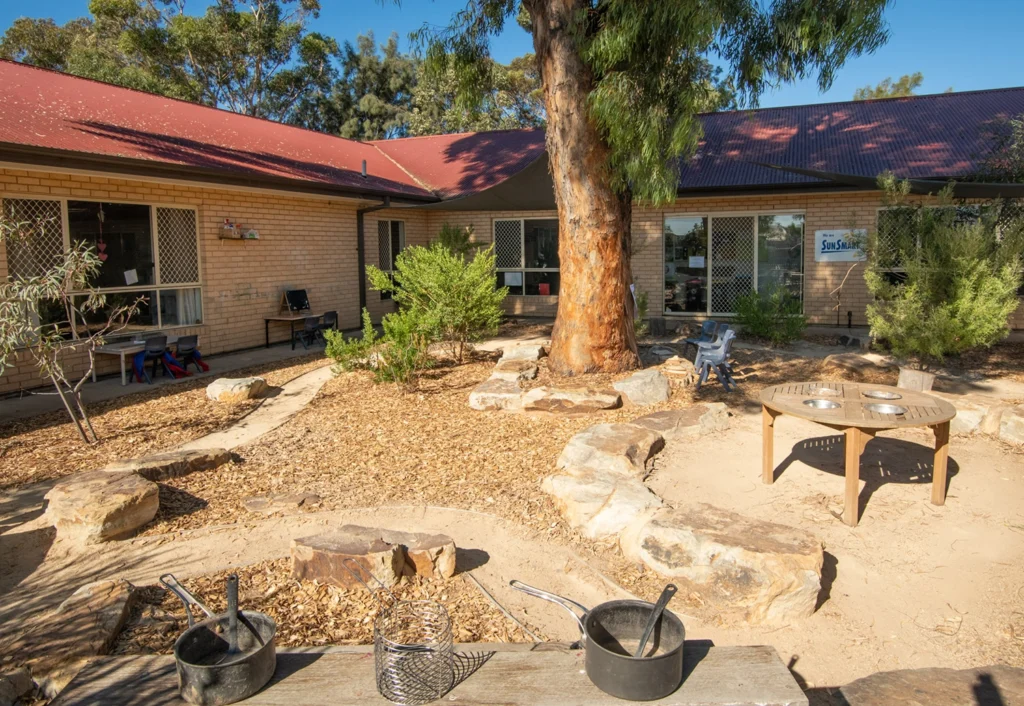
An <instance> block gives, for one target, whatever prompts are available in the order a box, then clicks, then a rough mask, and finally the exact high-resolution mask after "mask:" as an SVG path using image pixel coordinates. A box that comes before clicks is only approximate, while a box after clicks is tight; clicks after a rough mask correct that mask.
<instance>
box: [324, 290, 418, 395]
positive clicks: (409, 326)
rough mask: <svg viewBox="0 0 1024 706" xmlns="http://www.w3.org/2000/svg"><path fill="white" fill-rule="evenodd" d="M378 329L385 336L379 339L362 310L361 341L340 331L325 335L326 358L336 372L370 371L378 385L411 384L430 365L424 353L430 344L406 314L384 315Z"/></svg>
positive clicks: (366, 313)
mask: <svg viewBox="0 0 1024 706" xmlns="http://www.w3.org/2000/svg"><path fill="white" fill-rule="evenodd" d="M381 328H382V329H383V331H384V333H383V334H382V335H381V336H378V335H377V331H376V330H375V329H374V327H373V322H372V321H371V320H370V312H369V311H367V310H366V309H363V336H362V338H350V339H346V338H345V335H344V334H343V333H342V332H341V331H325V332H324V337H325V338H326V339H327V348H326V351H325V352H326V354H327V357H328V358H330V359H331V360H333V361H334V365H335V369H337V370H344V371H352V370H369V371H371V372H372V373H373V377H374V379H375V380H376V381H377V382H397V383H401V384H403V385H407V386H408V385H411V384H412V383H413V382H415V380H416V375H417V374H418V373H419V371H421V370H424V369H426V368H429V367H431V365H432V364H433V359H432V358H431V357H430V355H429V353H428V351H427V346H428V345H429V341H428V340H427V339H426V337H424V336H423V334H421V333H420V332H419V329H420V325H419V323H418V322H417V321H416V320H415V317H414V316H412V315H411V313H410V312H408V311H399V312H396V313H393V314H388V315H386V316H385V317H384V318H383V320H382V321H381Z"/></svg>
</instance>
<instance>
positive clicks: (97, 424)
mask: <svg viewBox="0 0 1024 706" xmlns="http://www.w3.org/2000/svg"><path fill="white" fill-rule="evenodd" d="M325 364H326V361H325V360H324V358H323V354H322V353H318V354H315V355H310V356H308V357H302V358H292V359H289V360H286V361H279V362H277V363H271V364H266V365H262V366H256V367H252V368H247V369H244V370H235V371H231V373H230V376H231V377H248V376H251V375H260V376H262V377H264V378H266V380H267V382H268V383H269V384H270V385H272V386H274V385H281V384H283V383H285V382H287V381H288V380H291V379H292V378H294V377H296V376H298V375H301V374H303V373H305V372H308V371H310V370H313V369H315V368H318V367H321V366H323V365H325ZM213 380H214V378H209V377H207V378H200V379H196V380H188V381H184V382H181V383H178V384H175V385H164V386H160V387H154V388H150V387H148V386H137V387H141V388H143V389H142V390H141V391H140V392H136V393H133V394H130V395H125V396H124V397H118V398H116V399H112V400H107V401H105V402H98V403H95V404H91V405H89V406H88V408H87V409H88V412H89V416H90V418H91V419H92V423H93V427H94V428H95V429H96V433H97V434H98V435H99V438H100V441H99V442H98V443H96V444H92V445H88V444H84V443H82V441H81V440H80V439H79V437H78V433H77V432H76V431H75V428H74V426H73V425H72V423H71V422H70V420H69V419H68V418H67V414H66V413H65V412H64V411H63V410H61V411H59V412H50V413H47V414H42V415H38V416H36V417H31V418H28V419H20V420H15V421H12V422H8V423H6V424H2V425H0V490H3V489H6V488H12V487H15V486H19V485H22V484H26V483H37V482H40V481H45V480H50V479H52V478H58V477H61V476H65V475H68V474H70V473H74V472H77V471H84V470H91V469H94V468H101V467H102V466H104V465H106V464H108V463H111V462H112V461H116V460H118V459H121V458H137V457H140V456H145V455H146V454H149V453H157V452H160V451H166V450H167V449H170V448H172V447H174V446H177V445H179V444H183V443H185V442H187V441H191V440H192V439H196V438H199V437H201V436H204V435H206V434H209V433H211V432H214V431H217V430H219V429H223V428H224V427H226V426H228V425H230V424H232V423H234V422H236V421H238V420H239V419H240V418H242V417H244V416H245V415H246V414H248V413H249V412H251V411H252V410H253V409H255V408H256V406H257V405H258V404H259V402H258V401H256V400H249V401H246V402H241V403H238V404H233V405H226V404H218V403H216V402H211V401H210V400H207V399H206V386H207V385H209V384H210V383H211V382H213ZM0 404H16V402H15V401H14V400H7V401H5V402H2V403H0Z"/></svg>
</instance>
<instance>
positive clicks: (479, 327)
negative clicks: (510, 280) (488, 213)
mask: <svg viewBox="0 0 1024 706" xmlns="http://www.w3.org/2000/svg"><path fill="white" fill-rule="evenodd" d="M494 262H495V258H494V247H493V246H491V247H488V248H487V249H486V250H483V251H481V252H479V253H477V254H476V256H475V257H473V258H471V259H467V258H466V256H465V255H463V254H459V253H453V252H452V251H451V250H449V249H448V247H447V246H445V245H444V244H442V243H441V242H438V241H435V242H433V243H431V244H430V245H429V246H427V247H422V246H413V247H410V248H407V249H405V250H403V251H402V252H401V253H399V255H398V257H397V258H396V260H395V273H394V277H393V278H392V276H391V275H389V274H387V273H385V272H383V271H381V270H379V269H377V268H376V267H373V266H370V267H368V268H367V274H368V275H369V277H370V283H371V285H372V286H373V288H374V289H378V290H380V291H383V292H391V294H392V297H393V298H394V300H395V302H396V303H397V304H398V306H399V311H400V312H401V313H402V314H403V315H404V316H407V317H408V318H407V319H404V320H403V321H402V326H403V327H405V326H410V327H414V328H415V329H416V330H415V334H416V335H417V336H420V337H422V338H424V339H426V340H427V341H428V342H429V341H440V342H442V343H443V344H445V346H446V347H447V349H448V351H449V353H450V354H451V356H452V357H453V358H454V359H455V360H457V361H459V362H462V361H463V360H464V359H465V354H466V348H467V345H468V344H469V343H470V342H472V341H475V340H478V339H480V338H481V337H483V336H485V335H487V334H490V333H493V332H495V331H496V330H497V328H498V324H499V323H500V322H501V317H502V310H501V302H502V301H503V300H504V299H505V296H506V295H507V294H508V289H507V288H505V287H502V288H501V289H498V288H497V286H496V285H497V276H496V274H495V269H494ZM393 324H394V325H396V326H397V325H398V321H397V320H396V321H394V322H393ZM410 335H411V334H410ZM385 338H387V332H386V325H385Z"/></svg>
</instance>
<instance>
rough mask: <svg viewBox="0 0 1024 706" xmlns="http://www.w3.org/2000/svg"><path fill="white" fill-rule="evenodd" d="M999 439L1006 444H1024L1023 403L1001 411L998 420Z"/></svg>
mask: <svg viewBox="0 0 1024 706" xmlns="http://www.w3.org/2000/svg"><path fill="white" fill-rule="evenodd" d="M999 439H1000V441H1005V442H1006V443H1008V444H1018V445H1019V444H1024V404H1021V405H1017V406H1016V407H1013V408H1012V409H1008V410H1006V411H1004V412H1003V415H1002V417H1001V418H1000V420H999Z"/></svg>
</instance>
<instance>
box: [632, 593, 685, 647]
mask: <svg viewBox="0 0 1024 706" xmlns="http://www.w3.org/2000/svg"><path fill="white" fill-rule="evenodd" d="M678 590H679V589H677V588H676V585H675V584H674V583H670V584H669V585H667V586H665V590H664V591H662V592H661V595H660V596H659V597H658V602H657V603H655V604H654V610H652V611H651V617H650V618H648V619H647V627H645V628H644V634H643V635H641V636H640V644H639V645H638V646H637V648H636V653H634V655H633V656H634V657H636V658H639V657H642V656H643V654H644V649H645V648H646V647H647V641H648V640H650V639H651V633H653V632H654V626H655V625H657V623H658V618H660V617H661V614H662V613H664V612H665V606H667V605H668V602H669V601H670V600H672V596H674V595H676V591H678Z"/></svg>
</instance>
